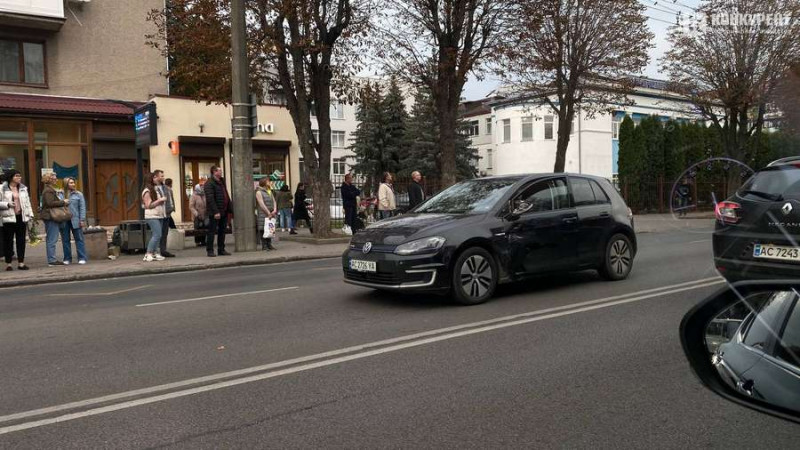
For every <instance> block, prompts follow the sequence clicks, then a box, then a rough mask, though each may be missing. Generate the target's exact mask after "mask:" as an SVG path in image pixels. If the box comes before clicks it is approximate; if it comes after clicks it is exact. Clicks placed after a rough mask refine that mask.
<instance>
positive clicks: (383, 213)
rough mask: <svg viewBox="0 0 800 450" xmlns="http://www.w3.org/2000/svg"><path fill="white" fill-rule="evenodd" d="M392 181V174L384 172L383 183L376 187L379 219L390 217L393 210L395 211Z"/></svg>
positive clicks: (395, 202)
mask: <svg viewBox="0 0 800 450" xmlns="http://www.w3.org/2000/svg"><path fill="white" fill-rule="evenodd" d="M392 181H393V178H392V174H391V173H389V172H384V173H383V183H381V185H380V187H378V214H380V217H381V219H387V218H389V217H392V216H393V215H394V210H395V209H397V201H396V200H395V197H394V186H393V185H392Z"/></svg>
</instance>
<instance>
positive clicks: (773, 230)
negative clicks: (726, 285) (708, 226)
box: [713, 156, 800, 281]
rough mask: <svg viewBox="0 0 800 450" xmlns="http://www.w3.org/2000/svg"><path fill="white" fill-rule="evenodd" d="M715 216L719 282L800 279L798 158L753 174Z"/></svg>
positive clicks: (775, 163)
mask: <svg viewBox="0 0 800 450" xmlns="http://www.w3.org/2000/svg"><path fill="white" fill-rule="evenodd" d="M716 215H717V225H716V229H715V230H714V236H713V247H714V262H715V264H716V267H717V270H719V272H720V273H721V274H722V276H723V277H725V278H726V279H728V280H729V281H738V280H756V279H780V278H784V279H795V278H800V245H799V244H798V242H799V241H800V156H796V157H790V158H785V159H781V160H778V161H775V162H773V163H771V164H770V165H769V166H768V167H766V168H765V169H762V170H760V171H758V172H756V173H755V174H754V175H753V176H752V177H751V178H750V179H749V180H747V181H746V182H745V183H744V185H743V186H742V187H741V188H740V189H739V191H738V192H736V195H734V196H733V197H732V198H730V199H728V200H726V201H724V202H720V203H719V204H717V207H716Z"/></svg>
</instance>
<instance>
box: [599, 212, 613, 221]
mask: <svg viewBox="0 0 800 450" xmlns="http://www.w3.org/2000/svg"><path fill="white" fill-rule="evenodd" d="M600 217H602V218H604V219H607V218H609V217H611V214H610V213H609V212H608V211H603V212H601V213H600Z"/></svg>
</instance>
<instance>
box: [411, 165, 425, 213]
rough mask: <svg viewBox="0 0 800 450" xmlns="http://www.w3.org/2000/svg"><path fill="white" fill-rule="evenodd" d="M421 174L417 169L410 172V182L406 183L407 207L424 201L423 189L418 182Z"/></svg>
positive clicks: (412, 206)
mask: <svg viewBox="0 0 800 450" xmlns="http://www.w3.org/2000/svg"><path fill="white" fill-rule="evenodd" d="M420 181H422V174H421V173H419V172H418V171H416V170H415V171H413V172H411V184H410V185H408V207H409V208H414V207H415V206H417V205H419V204H420V203H422V202H424V201H425V189H423V188H422V185H421V184H420Z"/></svg>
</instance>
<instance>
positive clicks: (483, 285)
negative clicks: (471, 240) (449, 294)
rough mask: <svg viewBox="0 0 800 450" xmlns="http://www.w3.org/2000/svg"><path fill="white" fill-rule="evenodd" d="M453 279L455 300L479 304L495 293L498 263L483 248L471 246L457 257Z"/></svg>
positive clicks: (467, 303) (468, 303) (461, 302)
mask: <svg viewBox="0 0 800 450" xmlns="http://www.w3.org/2000/svg"><path fill="white" fill-rule="evenodd" d="M452 279H453V281H452V284H453V286H452V290H453V296H454V297H455V300H456V301H457V302H458V303H460V304H462V305H477V304H480V303H483V302H485V301H487V300H489V299H490V298H491V297H492V295H494V290H495V288H496V287H497V264H495V261H494V258H493V257H492V255H491V254H490V253H489V252H488V251H486V250H484V249H483V248H480V247H473V248H469V249H467V250H466V251H464V252H463V253H461V255H459V257H458V259H456V262H455V264H454V265H453V277H452Z"/></svg>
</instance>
